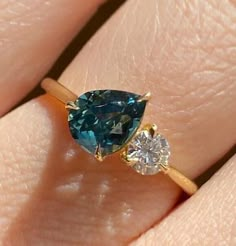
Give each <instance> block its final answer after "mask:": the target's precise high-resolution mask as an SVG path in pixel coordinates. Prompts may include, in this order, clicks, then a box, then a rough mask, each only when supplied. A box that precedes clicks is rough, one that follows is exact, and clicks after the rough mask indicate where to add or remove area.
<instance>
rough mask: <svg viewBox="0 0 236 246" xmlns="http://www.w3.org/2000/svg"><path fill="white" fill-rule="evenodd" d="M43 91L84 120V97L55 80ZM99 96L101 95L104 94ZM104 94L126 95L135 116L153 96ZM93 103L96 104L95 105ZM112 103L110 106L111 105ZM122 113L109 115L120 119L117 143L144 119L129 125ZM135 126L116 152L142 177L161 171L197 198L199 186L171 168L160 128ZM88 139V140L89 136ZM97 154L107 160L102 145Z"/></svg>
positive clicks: (114, 131) (116, 126)
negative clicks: (150, 147)
mask: <svg viewBox="0 0 236 246" xmlns="http://www.w3.org/2000/svg"><path fill="white" fill-rule="evenodd" d="M41 87H42V88H43V89H44V90H45V91H46V92H47V93H48V94H50V95H52V96H53V97H55V98H57V99H58V100H60V101H61V102H62V103H64V104H65V108H66V109H67V110H68V111H69V115H70V117H72V116H76V117H77V116H80V117H81V115H82V114H77V111H79V110H80V111H81V110H82V108H81V105H79V101H78V100H79V98H80V97H78V96H77V95H76V94H74V93H73V92H71V91H70V90H68V89H67V88H66V87H65V86H63V85H62V84H60V83H59V82H57V81H55V80H53V79H50V78H46V79H44V80H43V81H42V83H41ZM98 92H99V93H100V92H101V90H100V91H98ZM104 92H106V94H108V92H109V93H110V94H108V96H110V97H114V98H115V97H117V95H119V93H120V95H121V96H122V97H124V95H125V96H126V97H125V98H128V96H129V102H128V103H127V105H128V106H127V105H126V107H127V108H128V107H130V105H129V103H134V106H136V107H137V108H136V111H132V110H131V113H132V114H134V113H135V114H137V109H139V110H140V111H141V109H140V108H141V106H142V105H141V104H140V103H142V102H144V101H145V103H146V101H148V100H149V97H150V93H146V94H144V95H143V96H139V97H135V96H134V97H132V95H133V94H127V95H128V96H127V95H126V94H124V93H126V92H122V91H112V90H103V91H102V93H104ZM88 93H89V92H88ZM99 93H98V94H99ZM114 93H116V96H114V95H113V94H114ZM122 93H123V94H122ZM83 95H87V94H86V93H85V94H83ZM89 95H90V96H94V98H96V97H97V96H98V95H97V94H96V91H93V93H90V94H89ZM99 95H100V94H99ZM100 96H101V95H100ZM108 96H106V98H105V99H104V100H110V98H109V97H108ZM81 98H82V97H81ZM84 98H85V96H83V105H84V103H85V102H86V100H85V99H84ZM130 98H131V99H132V100H131V99H130ZM102 99H103V98H102V96H101V97H100V98H99V100H102ZM81 100H82V99H81ZM94 100H95V99H94ZM114 100H115V99H114ZM135 100H136V101H135ZM124 102H125V101H119V100H118V101H114V102H112V103H113V104H112V106H110V107H113V105H115V106H114V107H116V108H119V107H121V104H122V103H123V104H124ZM90 103H91V101H90ZM92 103H94V104H95V102H94V101H93V102H92ZM109 103H110V101H109ZM109 103H107V105H108V104H109ZM92 105H93V104H92ZM110 105H111V104H110ZM98 106H99V105H97V106H96V105H95V106H94V105H93V108H96V107H97V109H96V110H98ZM84 107H87V108H86V110H87V109H88V107H89V106H88V105H85V106H84ZM122 107H123V108H122V109H126V108H124V107H125V106H122ZM100 108H101V106H100V107H99V110H101V109H100ZM89 110H90V109H89ZM107 110H108V108H107V107H106V112H107ZM127 110H130V108H128V109H127ZM87 111H88V110H87ZM87 111H83V113H84V112H87ZM119 113H120V114H121V112H118V111H117V112H114V113H113V114H112V113H110V111H109V114H110V115H109V117H113V116H114V115H115V117H116V118H114V119H116V120H114V122H115V121H116V122H115V123H114V126H111V127H112V128H111V129H112V134H111V133H109V134H110V135H109V137H110V136H111V135H114V136H116V135H117V136H116V138H115V140H117V138H118V137H120V136H121V135H122V134H123V135H124V134H126V133H125V132H124V131H122V127H123V126H126V125H127V122H126V121H128V120H130V121H131V123H132V124H134V123H136V122H137V119H138V122H139V120H141V118H138V117H137V115H135V116H133V117H134V118H135V117H136V118H135V120H133V121H132V117H130V118H128V119H126V121H125V120H123V118H125V117H126V118H127V114H128V113H127V112H126V114H123V115H119ZM95 114H96V112H95ZM100 114H101V112H100ZM117 115H118V116H117ZM105 116H106V115H105ZM105 116H104V117H105ZM128 116H129V115H128ZM72 118H73V117H72ZM85 119H86V118H85ZM109 119H110V118H109ZM117 119H122V121H118V120H117ZM73 120H74V119H73ZM83 120H84V119H83ZM77 121H80V118H78V119H77ZM97 121H98V119H96V122H97ZM94 122H95V121H94ZM94 122H93V124H94ZM72 123H74V122H72ZM106 123H107V124H108V123H110V121H108V120H107V121H106ZM122 124H123V125H122ZM132 124H130V125H129V127H130V128H129V130H130V129H131V130H132V131H133V132H132V134H130V135H129V137H127V136H126V139H125V138H124V136H123V135H122V136H121V137H122V138H121V137H120V138H121V139H122V141H123V140H124V141H123V142H124V145H120V146H119V148H118V147H117V146H116V148H117V149H116V150H115V151H114V152H116V151H118V150H119V151H120V152H121V158H122V160H123V161H125V162H126V163H127V165H129V166H131V167H133V168H134V169H135V170H136V171H137V172H138V173H141V174H155V173H157V172H159V171H162V172H163V173H165V174H166V175H168V176H169V177H170V178H171V179H172V180H173V181H174V182H175V183H176V184H178V185H179V186H180V187H181V188H182V189H183V190H184V191H185V192H186V193H187V194H189V195H192V194H194V193H195V192H196V191H197V189H198V187H197V185H196V184H195V183H194V182H193V181H192V180H190V179H189V178H187V177H186V176H185V175H183V174H182V173H181V172H180V171H178V170H176V169H175V168H174V167H172V166H171V165H169V163H168V158H169V154H170V152H169V146H168V143H167V141H166V139H165V138H163V136H162V135H160V134H156V125H155V124H147V125H145V126H144V127H143V128H142V129H141V130H139V129H138V127H139V126H140V125H138V126H137V128H132V127H133V125H132ZM131 126H132V127H131ZM103 127H104V126H103ZM109 127H110V126H109ZM103 129H104V128H103ZM109 129H110V128H109ZM111 129H110V130H111ZM85 133H86V132H85ZM85 133H84V132H83V134H85ZM102 134H103V132H102ZM72 135H73V134H72ZM85 135H86V134H85ZM100 135H101V134H100ZM86 136H88V134H87V135H86ZM77 140H78V142H79V143H80V144H81V140H80V139H77ZM119 140H120V139H119ZM84 141H86V139H85V140H84V139H83V141H82V147H83V145H84V149H86V148H88V146H86V144H84ZM142 141H144V142H145V144H146V145H147V144H149V145H150V146H152V148H154V149H155V151H154V150H153V151H152V152H151V151H149V150H144V149H145V148H144V147H143V145H141V144H142ZM109 144H110V143H109ZM140 145H141V147H140ZM149 145H147V146H149ZM153 146H154V147H153ZM142 147H143V149H142ZM145 151H146V152H145ZM88 152H90V153H91V151H88ZM149 152H150V153H149ZM93 154H94V156H95V157H96V158H97V159H98V160H100V161H102V160H103V158H104V156H103V153H102V147H101V145H98V146H97V147H96V150H95V151H94V153H93ZM142 154H143V156H142ZM149 160H150V163H149V162H148V161H149Z"/></svg>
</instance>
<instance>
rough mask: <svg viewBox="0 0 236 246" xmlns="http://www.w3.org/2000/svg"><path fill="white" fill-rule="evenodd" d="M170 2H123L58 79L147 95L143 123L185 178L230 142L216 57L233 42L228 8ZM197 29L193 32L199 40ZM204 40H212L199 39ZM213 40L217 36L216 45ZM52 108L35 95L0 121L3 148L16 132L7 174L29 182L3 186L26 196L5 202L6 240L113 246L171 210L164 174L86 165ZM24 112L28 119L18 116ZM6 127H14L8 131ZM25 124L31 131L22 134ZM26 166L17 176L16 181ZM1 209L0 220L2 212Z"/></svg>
mask: <svg viewBox="0 0 236 246" xmlns="http://www.w3.org/2000/svg"><path fill="white" fill-rule="evenodd" d="M135 3H137V2H135ZM171 3H172V2H167V3H165V4H162V2H161V1H160V2H156V1H149V2H148V4H147V2H146V3H145V4H144V3H143V2H141V1H140V2H138V7H137V8H135V9H133V6H134V2H132V1H130V2H128V3H127V4H126V5H125V6H124V7H123V9H121V10H120V11H119V12H118V13H117V14H116V15H115V16H114V18H112V19H111V21H109V22H107V24H106V25H105V26H104V28H103V29H101V30H100V32H98V33H97V34H96V36H95V37H94V38H93V39H92V40H91V42H90V43H89V44H88V45H87V46H86V47H85V48H84V50H83V51H82V52H81V53H80V55H79V56H78V58H77V59H76V60H75V61H74V62H73V63H72V65H70V66H69V67H68V69H67V70H66V71H65V73H64V74H63V76H62V77H61V79H60V80H61V81H65V82H68V84H67V86H68V87H70V88H71V89H72V90H73V91H74V92H76V93H78V94H80V93H82V92H84V91H86V90H89V89H94V88H116V89H124V88H125V90H127V91H135V92H137V93H142V92H144V91H150V90H151V91H152V94H153V100H152V101H151V103H150V105H149V107H148V110H147V111H146V117H145V119H144V120H145V121H147V122H154V123H155V122H157V123H158V124H159V129H160V131H161V132H162V133H164V134H165V135H166V136H167V137H168V139H169V142H170V144H171V146H172V159H171V160H172V163H173V165H175V166H176V168H178V169H180V170H182V171H183V172H184V173H186V174H188V175H190V176H191V177H195V176H197V175H198V174H200V173H201V172H202V171H204V170H206V169H207V168H208V167H209V166H210V165H211V164H212V163H213V162H214V161H215V160H216V159H218V158H219V157H220V156H221V155H222V154H223V153H224V152H225V151H227V150H228V149H229V148H230V146H231V145H232V144H233V143H234V141H235V128H234V124H235V123H234V122H235V119H234V115H235V114H234V113H235V109H236V107H235V100H234V94H235V89H234V87H235V85H234V83H232V82H233V81H234V73H233V72H232V66H233V65H232V64H233V61H232V60H230V59H231V58H230V57H229V56H227V54H225V50H227V49H230V47H231V45H232V43H234V42H235V39H234V38H235V33H234V30H231V24H230V23H231V20H232V19H233V17H234V12H233V11H232V6H231V5H230V4H229V3H228V2H226V3H224V4H222V6H220V9H221V11H220V12H219V11H218V8H215V7H214V6H215V5H214V2H209V1H207V2H206V1H202V2H200V3H199V6H196V7H195V6H192V5H191V4H190V5H184V2H181V3H178V4H179V5H174V4H171ZM135 6H136V5H135ZM176 6H178V7H177V8H176ZM208 6H212V8H209V7H208ZM196 9H197V10H199V13H200V17H199V18H201V19H202V18H206V19H207V22H206V23H204V25H203V24H202V25H203V26H202V28H201V29H200V31H201V32H200V31H199V29H198V28H197V27H196V25H197V24H196V23H195V22H194V20H195V16H196V12H195V11H196ZM131 10H132V11H133V12H132V11H131ZM200 10H201V11H200ZM126 13H133V14H132V15H131V14H129V15H127V14H126ZM225 13H226V14H225ZM147 16H149V18H148V19H147ZM156 16H159V19H157V18H156ZM209 16H212V18H208V17H209ZM223 16H227V20H228V22H227V28H223V27H222V25H223V24H224V23H223V22H222V21H223V20H224V19H223V20H222V18H224V17H223ZM225 18H226V17H225ZM144 20H145V21H144ZM176 23H177V24H176ZM190 23H191V24H192V25H191V28H190V27H189V24H190ZM222 23H223V24H222ZM220 24H221V25H220ZM224 25H225V24H224ZM137 26H138V27H139V28H135V27H137ZM219 26H220V27H221V28H219ZM114 29H115V30H116V32H115V33H114ZM225 29H227V32H226V31H225ZM155 30H156V31H155ZM158 30H162V31H161V33H160V32H159V31H158ZM212 30H214V32H213V34H212ZM199 32H200V34H201V35H203V37H202V36H201V38H202V39H200V40H199V36H198V35H197V34H199ZM228 32H229V33H228ZM210 34H211V35H214V36H213V38H211V39H209V40H208V39H207V37H208V36H209V35H210ZM205 35H206V36H205ZM222 35H224V36H225V37H226V39H225V40H224V42H223V43H222V39H221V38H220V37H221V36H222ZM169 37H173V39H174V41H173V42H172V41H170V40H169ZM137 40H138V41H139V42H138V45H137ZM206 41H207V42H206ZM213 47H214V48H213ZM212 50H213V51H212ZM220 51H222V52H220ZM223 51H224V52H223ZM190 52H191V53H190ZM186 54H189V55H186ZM209 64H210V65H209ZM222 67H223V70H222ZM219 68H220V70H219ZM90 69H92V70H91V71H90ZM209 69H210V70H211V72H209ZM121 81H123V82H121ZM202 81H204V83H203V82H202ZM47 98H48V99H47ZM49 100H50V101H49ZM62 111H63V108H61V107H60V104H58V103H56V102H54V101H53V100H52V99H49V97H44V98H42V99H40V102H37V101H36V102H35V104H34V105H33V104H32V103H28V104H27V105H24V106H23V107H21V108H19V109H18V110H16V111H15V112H13V113H12V114H11V116H7V117H6V118H4V122H5V123H3V121H2V123H1V124H2V129H4V134H5V135H4V136H5V138H7V136H8V132H11V136H12V137H10V140H9V142H10V143H12V142H15V141H14V137H15V136H16V135H17V134H20V133H19V132H24V134H23V133H21V134H22V135H21V137H20V136H19V135H18V139H21V140H20V142H19V143H18V145H15V146H14V145H12V144H10V143H9V142H4V146H3V147H2V149H4V150H7V151H9V150H10V151H12V152H13V151H14V150H15V149H16V150H19V152H16V151H15V152H14V155H13V156H14V160H15V161H13V162H12V163H13V164H12V166H13V167H14V166H15V165H16V166H18V165H17V163H21V167H20V168H19V169H17V170H14V171H15V172H16V173H15V174H14V177H15V176H17V174H18V173H19V174H21V175H18V176H19V178H21V179H22V180H24V179H25V180H24V181H23V182H24V183H28V181H27V179H30V180H31V181H32V183H30V184H29V185H28V186H27V187H25V185H24V186H23V188H21V189H20V190H17V189H16V188H18V186H17V185H16V184H18V183H20V182H22V180H21V181H20V180H19V179H16V178H15V179H14V184H12V183H10V181H11V180H6V181H5V183H4V186H3V187H4V191H5V192H6V191H7V190H8V189H9V188H12V187H14V188H12V189H13V191H12V193H13V194H15V193H16V194H18V193H20V194H26V196H25V197H26V198H28V199H29V197H30V198H31V199H30V200H27V199H25V200H24V199H22V200H20V201H19V199H16V198H15V197H16V195H15V196H14V198H15V199H16V200H17V202H16V200H11V199H8V200H7V201H10V205H11V208H12V210H13V211H15V213H12V217H11V220H9V221H11V224H12V226H11V227H10V228H9V230H8V231H7V232H5V234H4V235H7V236H6V238H7V239H8V240H10V241H11V242H13V243H14V242H16V240H19V241H20V239H21V238H16V237H13V235H23V237H24V239H25V240H26V241H27V242H30V243H32V242H33V240H34V239H35V238H44V240H45V241H44V242H45V243H52V242H54V240H58V241H59V240H60V241H61V242H66V243H68V242H70V243H78V242H80V243H81V244H85V245H86V244H88V245H89V244H91V238H92V240H93V243H94V244H96V243H97V244H99V243H101V242H103V244H105V245H106V244H109V243H110V242H114V241H115V242H117V244H118V243H120V244H121V243H124V242H127V241H130V240H132V239H133V238H134V237H137V236H138V235H139V234H140V233H142V232H144V231H145V230H147V229H148V228H149V227H150V226H152V225H153V224H154V223H156V222H157V221H159V220H160V219H161V218H162V217H163V216H164V215H165V214H166V213H167V212H168V211H169V210H170V209H171V208H172V207H173V206H174V204H175V202H176V201H177V198H178V196H179V189H178V188H177V187H176V186H175V185H174V184H173V183H172V182H171V181H170V180H168V179H167V178H166V177H163V176H162V175H158V176H153V177H143V176H139V175H138V174H135V173H133V172H132V170H129V169H128V168H127V167H125V166H123V165H122V164H121V163H120V161H119V160H118V159H115V158H114V159H110V160H109V159H107V161H106V163H104V165H100V164H96V163H94V160H93V158H90V157H89V156H88V155H87V153H85V152H83V151H80V150H79V148H78V147H77V146H76V145H74V144H73V141H72V139H71V137H70V135H69V133H68V129H67V128H66V122H65V121H66V120H65V115H64V113H63V112H62ZM30 112H31V113H30ZM33 112H35V113H33ZM26 114H27V115H33V116H34V117H35V118H32V119H31V120H29V119H26V118H25V115H26ZM35 114H37V117H36V115H35ZM10 117H12V118H10ZM229 117H230V118H231V120H230V121H228V118H229ZM13 119H14V121H13ZM16 119H17V121H16ZM63 119H64V121H63ZM15 122H18V123H17V124H18V125H20V126H22V127H24V128H22V130H21V131H20V130H19V129H18V130H17V132H12V130H11V131H10V129H11V128H13V124H15ZM31 122H37V125H35V126H31V128H30V124H31ZM31 125H32V124H31ZM6 129H9V130H6ZM24 129H27V131H24ZM66 129H67V130H66ZM219 129H223V130H219ZM15 131H16V130H15ZM2 132H3V130H2ZM2 132H1V133H2ZM26 133H27V136H28V137H27V138H25V136H24V135H25V134H26ZM8 139H9V136H8ZM27 139H30V141H29V140H27ZM62 139H63V140H62ZM193 140H194V141H193ZM27 141H28V142H27ZM21 146H25V147H24V150H21V149H22V147H21ZM43 150H46V153H45V151H43ZM22 151H23V154H22ZM29 153H30V155H29ZM35 156H37V160H36V161H35V159H34V158H35ZM45 162H46V163H45ZM26 164H27V170H28V172H27V176H24V175H23V176H22V171H21V170H22V166H23V167H24V166H25V165H26ZM67 168H68V169H67ZM65 169H66V170H67V172H66V171H65ZM2 173H3V175H5V177H6V176H7V175H8V176H10V177H11V175H12V174H11V172H10V167H9V165H4V170H3V172H2ZM35 176H36V177H38V179H39V180H37V179H36V178H33V177H35ZM3 177H4V176H3ZM3 177H2V179H3ZM27 177H28V178H27ZM81 179H82V180H81ZM58 187H59V188H58ZM57 188H58V189H59V191H60V192H59V193H58V192H57V190H58V189H57ZM55 190H56V192H54V191H55ZM61 190H62V192H61ZM74 190H75V192H73V191H74ZM4 194H5V193H4ZM73 194H74V195H73ZM68 197H69V198H68ZM70 199H71V200H70ZM15 204H17V207H16V205H15ZM1 208H2V215H3V217H4V214H7V211H6V207H3V206H2V207H1ZM20 209H21V211H19V210H20ZM39 212H40V216H38V215H39ZM26 213H27V214H26ZM35 218H37V220H36V219H35ZM9 221H8V223H9ZM12 221H14V223H13V222H12ZM137 221H138V222H139V223H137ZM49 222H50V223H49ZM26 232H27V233H26ZM62 232H63V233H62ZM88 233H89V235H90V237H87V236H86V235H88ZM45 235H47V236H45ZM22 240H23V239H22Z"/></svg>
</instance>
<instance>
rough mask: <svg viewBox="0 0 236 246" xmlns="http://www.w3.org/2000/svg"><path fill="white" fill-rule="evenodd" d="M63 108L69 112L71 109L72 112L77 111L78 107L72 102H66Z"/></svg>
mask: <svg viewBox="0 0 236 246" xmlns="http://www.w3.org/2000/svg"><path fill="white" fill-rule="evenodd" d="M65 108H66V109H67V110H71V109H73V110H79V107H78V106H77V105H76V104H75V102H73V101H69V102H67V103H66V105H65Z"/></svg>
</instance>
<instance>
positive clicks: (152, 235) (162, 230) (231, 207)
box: [132, 156, 236, 246]
mask: <svg viewBox="0 0 236 246" xmlns="http://www.w3.org/2000/svg"><path fill="white" fill-rule="evenodd" d="M235 179H236V156H234V157H233V158H232V159H231V160H230V161H228V163H226V166H225V167H223V168H222V170H220V171H219V172H218V173H217V174H216V175H214V177H213V178H211V180H210V181H208V182H207V183H206V184H205V185H204V187H202V189H201V190H200V191H199V192H198V194H197V195H196V196H194V197H193V198H192V199H189V201H187V202H186V203H185V204H183V205H181V206H180V207H179V208H178V209H177V210H175V211H174V212H173V213H171V214H170V215H169V216H168V217H167V218H166V219H165V220H164V221H163V222H162V223H160V225H158V226H156V227H154V228H153V229H151V230H150V231H148V232H147V233H146V234H144V235H143V236H141V238H140V239H138V240H137V241H136V242H134V243H133V244H132V245H133V246H134V245H135V246H137V245H140V246H141V245H150V246H152V245H153V246H154V245H156V242H158V244H160V245H193V246H194V245H235V242H236V226H235V225H236V220H235V218H236V210H235V208H236V186H235V184H236V183H235Z"/></svg>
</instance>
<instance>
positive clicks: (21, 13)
mask: <svg viewBox="0 0 236 246" xmlns="http://www.w3.org/2000/svg"><path fill="white" fill-rule="evenodd" d="M82 2H83V3H82ZM101 2H102V0H93V1H87V2H86V3H85V2H84V1H81V0H80V1H74V0H71V1H69V2H68V1H64V0H59V1H58V0H51V1H26V0H22V1H8V0H5V1H1V3H0V20H1V22H0V53H1V59H0V73H1V79H0V87H1V90H0V98H1V101H0V115H2V114H3V113H5V112H6V111H7V110H8V109H9V108H10V107H12V106H13V105H14V104H15V103H16V102H17V101H19V100H20V99H21V98H22V97H23V96H24V95H25V94H26V93H28V92H29V90H30V89H32V88H33V87H34V86H35V85H36V83H37V82H38V81H39V79H40V78H41V77H42V76H43V75H44V74H45V73H46V72H47V71H48V69H49V68H50V66H51V65H52V64H53V62H54V61H55V60H56V58H57V57H58V55H59V54H60V53H61V51H62V50H63V49H64V48H65V46H66V45H67V44H68V43H69V41H70V40H71V39H72V38H73V36H74V35H75V34H76V33H77V32H78V30H79V29H80V28H81V27H82V26H83V25H84V24H85V23H86V21H87V20H88V19H89V17H90V16H91V15H92V14H93V13H94V11H95V10H96V8H97V7H98V5H99V4H100V3H101ZM13 89H14V90H13Z"/></svg>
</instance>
